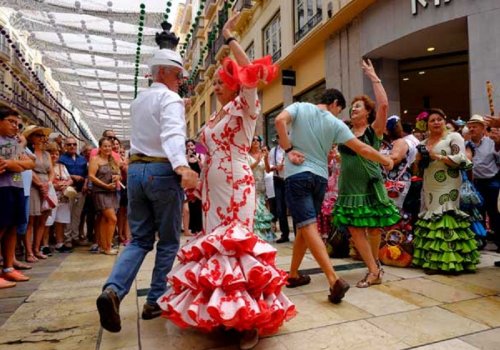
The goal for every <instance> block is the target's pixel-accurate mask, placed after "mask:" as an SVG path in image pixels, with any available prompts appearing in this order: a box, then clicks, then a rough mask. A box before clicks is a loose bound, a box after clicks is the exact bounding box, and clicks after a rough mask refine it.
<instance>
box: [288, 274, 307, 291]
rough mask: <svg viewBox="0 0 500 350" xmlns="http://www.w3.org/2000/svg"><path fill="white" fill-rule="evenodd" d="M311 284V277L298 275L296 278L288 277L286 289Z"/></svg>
mask: <svg viewBox="0 0 500 350" xmlns="http://www.w3.org/2000/svg"><path fill="white" fill-rule="evenodd" d="M309 283H311V277H309V276H308V275H299V276H298V277H288V280H287V284H286V287H287V288H296V287H300V286H305V285H306V284H309Z"/></svg>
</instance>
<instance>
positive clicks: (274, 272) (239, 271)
mask: <svg viewBox="0 0 500 350" xmlns="http://www.w3.org/2000/svg"><path fill="white" fill-rule="evenodd" d="M177 256H178V258H179V261H180V263H179V264H178V265H177V266H176V267H174V268H173V269H172V271H171V272H170V273H169V275H168V282H169V283H170V286H171V288H170V289H169V290H168V292H167V293H165V294H164V295H163V296H162V297H160V298H159V299H158V304H159V306H160V307H161V308H162V309H163V310H164V313H163V316H164V317H167V318H169V319H170V320H171V321H172V322H174V323H175V324H177V325H178V326H180V327H183V328H185V327H193V328H196V329H199V330H202V331H207V332H209V331H212V330H213V329H215V328H221V327H222V328H233V329H236V330H238V331H243V330H251V329H257V330H258V332H259V334H260V335H266V334H273V333H275V332H277V331H278V328H279V327H280V326H281V325H282V324H283V322H284V321H286V320H289V319H290V318H292V317H293V316H295V314H296V310H295V306H294V305H293V303H292V302H291V301H290V300H289V299H288V298H287V297H286V296H285V295H284V294H283V293H282V292H281V289H282V287H283V286H284V285H285V284H286V280H287V274H286V272H285V271H283V270H280V269H278V268H276V267H275V258H276V249H274V248H273V247H272V246H271V245H270V244H268V243H266V242H265V241H263V240H261V239H259V238H258V237H257V236H256V235H255V234H253V233H252V232H250V231H249V230H248V229H247V228H246V226H244V225H242V224H240V223H239V222H235V223H232V224H230V225H229V226H220V227H218V228H217V229H215V230H214V231H212V232H211V233H209V234H207V235H203V234H200V235H198V236H197V237H196V238H195V239H194V240H193V241H191V242H189V243H188V244H186V245H185V246H184V247H183V248H181V249H180V251H179V253H178V255H177Z"/></svg>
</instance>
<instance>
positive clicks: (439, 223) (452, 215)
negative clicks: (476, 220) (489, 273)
mask: <svg viewBox="0 0 500 350" xmlns="http://www.w3.org/2000/svg"><path fill="white" fill-rule="evenodd" d="M423 143H424V144H425V143H426V141H424V142H423ZM434 153H438V154H441V155H443V156H447V157H449V158H450V159H451V160H452V161H453V162H454V163H456V164H457V167H449V166H447V165H446V164H445V163H444V162H442V161H431V162H430V164H429V167H428V168H427V169H425V171H424V183H423V200H424V203H425V209H424V210H423V211H422V212H421V213H420V215H419V220H418V221H417V222H416V224H415V227H414V233H415V239H414V246H415V252H414V256H413V264H414V265H416V266H420V267H423V268H425V269H430V270H437V271H441V272H463V271H475V270H476V265H477V264H478V263H479V253H478V251H477V247H476V241H475V237H474V233H473V232H472V230H471V229H470V225H471V223H470V218H469V216H468V215H467V214H466V213H464V212H463V211H461V210H459V209H458V208H459V201H460V192H459V190H460V186H461V184H462V178H461V176H460V171H459V168H466V167H470V162H469V161H468V160H467V158H466V156H465V148H464V141H463V139H462V137H461V136H460V135H459V134H457V133H449V134H447V135H446V136H445V137H444V138H443V139H442V140H441V141H439V142H438V143H437V144H436V145H435V146H434Z"/></svg>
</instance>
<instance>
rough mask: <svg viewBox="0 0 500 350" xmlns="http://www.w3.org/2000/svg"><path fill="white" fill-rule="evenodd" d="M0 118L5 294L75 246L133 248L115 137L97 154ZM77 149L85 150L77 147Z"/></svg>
mask: <svg viewBox="0 0 500 350" xmlns="http://www.w3.org/2000/svg"><path fill="white" fill-rule="evenodd" d="M79 141H80V140H77V139H76V138H75V137H72V136H69V137H63V136H62V135H61V134H60V133H56V132H52V130H51V129H49V128H45V127H41V126H37V125H29V126H24V125H23V123H22V120H21V118H20V117H19V115H18V114H17V113H16V112H15V111H13V110H11V109H9V108H5V107H2V108H1V110H0V203H1V208H2V210H1V211H0V212H1V214H0V233H1V236H0V237H1V241H0V245H1V259H2V260H1V261H2V265H3V266H2V268H3V269H2V273H1V275H0V289H1V288H8V287H13V286H15V284H16V282H22V281H27V280H29V277H28V276H27V275H26V274H25V273H24V272H21V271H23V270H29V269H31V268H32V267H33V266H34V264H36V263H37V262H38V261H39V260H45V259H47V258H48V257H50V256H52V254H54V253H71V252H72V251H73V248H74V247H75V246H88V247H89V250H90V252H93V253H102V254H107V255H116V254H117V253H118V250H117V248H118V246H119V244H124V245H126V244H128V242H129V240H130V231H129V226H128V222H127V191H126V180H127V176H126V174H127V166H128V161H127V154H126V153H127V152H126V150H125V149H124V148H123V147H122V145H121V142H120V140H118V138H116V136H115V134H114V132H113V131H112V130H106V131H104V133H103V135H102V138H101V139H100V140H99V146H98V148H93V147H91V146H90V145H89V144H85V143H81V142H79ZM79 145H80V149H79V148H78V146H79Z"/></svg>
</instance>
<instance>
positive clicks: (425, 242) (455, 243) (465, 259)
mask: <svg viewBox="0 0 500 350" xmlns="http://www.w3.org/2000/svg"><path fill="white" fill-rule="evenodd" d="M414 234H415V238H414V240H413V245H414V247H415V250H414V254H413V264H414V265H415V266H420V267H422V268H424V269H429V270H437V271H442V272H463V271H475V270H476V265H477V264H478V263H479V252H478V250H477V245H476V240H475V234H474V232H472V230H471V229H470V219H469V217H468V216H467V215H466V214H465V213H462V212H459V211H448V212H445V213H443V214H442V215H432V216H423V217H421V218H420V219H419V220H418V221H417V222H416V223H415V226H414Z"/></svg>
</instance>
